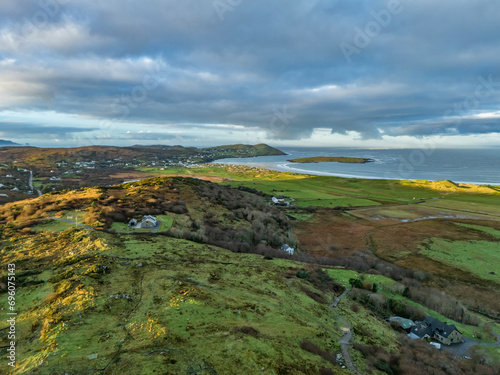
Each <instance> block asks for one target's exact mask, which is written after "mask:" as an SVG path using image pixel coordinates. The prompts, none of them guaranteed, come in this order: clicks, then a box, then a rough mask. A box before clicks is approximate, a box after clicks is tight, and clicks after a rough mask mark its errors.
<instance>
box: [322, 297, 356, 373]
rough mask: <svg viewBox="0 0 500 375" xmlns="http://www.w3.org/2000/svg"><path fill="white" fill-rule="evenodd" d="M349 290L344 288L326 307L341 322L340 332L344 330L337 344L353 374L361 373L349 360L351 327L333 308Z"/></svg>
mask: <svg viewBox="0 0 500 375" xmlns="http://www.w3.org/2000/svg"><path fill="white" fill-rule="evenodd" d="M349 291H350V289H346V290H345V291H344V293H342V294H341V295H340V296H339V297H336V298H335V300H334V301H333V302H332V303H331V304H330V305H329V306H328V307H329V308H330V310H331V311H332V313H333V314H334V315H335V317H336V318H337V321H338V322H339V323H340V324H341V326H342V328H341V329H342V332H344V335H343V336H342V338H341V339H340V340H339V344H340V347H341V348H342V357H343V359H344V362H345V365H346V367H347V368H348V369H349V370H351V371H352V372H354V373H355V374H359V375H361V373H360V372H359V371H358V370H357V369H356V366H354V363H353V362H352V360H351V355H350V354H349V347H350V346H351V341H352V336H353V333H352V327H351V325H350V323H349V322H348V321H347V319H345V318H344V317H343V316H341V315H340V314H338V313H337V312H336V311H335V309H334V307H337V305H338V304H339V302H340V300H341V299H342V298H344V297H345V296H346V295H347V293H349Z"/></svg>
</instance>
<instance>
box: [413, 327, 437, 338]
mask: <svg viewBox="0 0 500 375" xmlns="http://www.w3.org/2000/svg"><path fill="white" fill-rule="evenodd" d="M411 333H413V334H414V335H416V336H418V337H419V338H422V337H425V335H428V336H432V335H433V334H434V330H433V329H432V328H431V327H422V326H420V327H418V326H413V328H412V329H411Z"/></svg>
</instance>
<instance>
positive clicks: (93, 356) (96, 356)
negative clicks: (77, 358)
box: [88, 353, 99, 359]
mask: <svg viewBox="0 0 500 375" xmlns="http://www.w3.org/2000/svg"><path fill="white" fill-rule="evenodd" d="M98 357H99V354H97V353H96V354H91V355H89V356H88V358H89V359H97V358H98Z"/></svg>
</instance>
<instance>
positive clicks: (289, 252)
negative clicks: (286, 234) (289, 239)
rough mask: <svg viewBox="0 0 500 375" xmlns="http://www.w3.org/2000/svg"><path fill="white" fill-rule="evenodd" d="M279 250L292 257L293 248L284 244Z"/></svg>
mask: <svg viewBox="0 0 500 375" xmlns="http://www.w3.org/2000/svg"><path fill="white" fill-rule="evenodd" d="M281 250H283V251H286V252H287V253H288V254H289V255H293V250H294V249H293V247H291V246H288V245H287V244H286V243H285V244H283V245H282V246H281Z"/></svg>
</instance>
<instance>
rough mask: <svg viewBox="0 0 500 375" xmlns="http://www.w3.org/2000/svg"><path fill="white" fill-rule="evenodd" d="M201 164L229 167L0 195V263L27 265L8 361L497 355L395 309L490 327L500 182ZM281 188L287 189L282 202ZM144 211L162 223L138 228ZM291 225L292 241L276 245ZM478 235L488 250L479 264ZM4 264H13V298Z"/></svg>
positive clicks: (276, 366) (406, 363) (20, 277)
mask: <svg viewBox="0 0 500 375" xmlns="http://www.w3.org/2000/svg"><path fill="white" fill-rule="evenodd" d="M202 171H203V172H204V173H205V174H206V175H210V174H214V175H215V174H217V173H219V175H222V177H223V178H226V179H227V180H226V181H224V182H223V183H222V184H215V183H211V182H208V181H203V180H200V179H197V178H181V177H162V178H153V179H148V180H143V181H139V182H133V183H128V184H124V185H119V186H111V187H95V188H85V189H80V190H77V191H67V192H60V193H51V194H45V195H43V196H41V197H38V198H34V199H30V200H25V201H20V202H14V203H9V204H7V205H4V206H2V207H1V208H0V229H1V237H0V262H1V263H2V264H11V263H14V264H15V265H16V283H17V289H16V308H17V311H18V314H19V315H18V316H17V323H16V324H17V326H16V329H17V331H16V334H17V342H18V347H17V363H18V367H17V368H16V369H14V370H13V371H11V372H10V373H12V374H65V373H69V374H97V373H101V374H113V373H114V374H117V373H120V374H128V373H131V374H152V373H158V374H235V373H245V374H256V373H268V374H332V373H335V374H344V373H345V374H349V373H353V372H355V370H354V369H357V370H356V371H359V372H360V373H364V374H385V373H387V374H413V373H435V374H445V373H453V374H471V373H476V374H495V373H496V372H498V368H499V367H498V359H499V358H500V352H499V348H498V347H492V348H487V347H477V351H476V352H474V353H475V354H474V355H473V354H471V355H473V360H467V359H463V358H460V357H461V355H455V357H454V359H452V358H451V357H452V355H450V353H449V352H440V351H436V350H435V349H433V348H432V347H431V346H430V345H428V344H427V343H426V342H415V341H410V340H409V339H407V338H406V334H405V333H399V332H397V328H396V327H391V326H390V325H388V324H387V323H386V322H385V321H384V319H385V318H386V317H388V316H393V315H399V316H404V317H407V318H411V319H415V320H422V319H423V318H425V316H426V315H427V314H430V315H432V316H436V317H439V318H440V319H443V320H449V321H451V322H455V323H456V324H457V326H458V327H460V330H462V332H463V333H464V334H465V335H466V336H468V337H470V338H471V339H472V338H473V339H474V340H476V339H478V340H481V341H482V342H483V343H491V342H493V341H494V335H493V333H492V331H495V332H498V331H499V329H500V325H499V324H498V320H499V319H497V318H496V316H495V314H496V313H497V311H498V309H497V306H498V301H499V300H500V298H499V297H500V296H499V293H498V287H497V286H498V281H497V280H496V279H495V277H496V275H489V276H488V277H485V275H484V272H485V271H486V270H488V269H489V268H488V266H491V267H492V268H491V269H498V266H499V265H498V264H497V262H498V259H496V258H495V257H493V256H491V257H490V256H489V254H490V253H491V254H494V249H495V244H497V243H498V241H499V240H500V238H499V233H500V221H499V220H498V219H497V216H496V215H497V209H498V198H497V194H498V193H497V192H495V191H492V192H490V191H489V190H487V191H484V192H483V191H475V192H470V191H469V189H465V192H462V191H461V190H460V189H461V188H460V187H457V186H455V189H458V190H457V191H450V189H453V188H451V187H449V188H450V189H448V190H438V189H437V188H439V189H442V186H440V185H439V186H437V187H436V186H431V187H429V186H422V185H425V184H407V183H405V182H395V181H381V180H375V181H373V180H371V181H366V180H348V179H339V178H326V177H312V176H305V175H294V174H286V173H280V172H275V171H265V170H260V169H255V168H246V169H242V168H239V167H217V166H207V167H204V168H199V169H195V170H185V172H186V173H187V172H190V173H192V175H195V174H197V173H201V172H202ZM165 172H167V173H168V172H171V171H165ZM177 172H178V173H179V172H182V171H177ZM229 179H231V180H229ZM226 184H227V185H231V186H232V187H230V186H226ZM445 187H448V185H446V184H445ZM277 194H284V195H287V196H289V197H291V198H294V200H293V201H292V203H293V204H292V206H290V207H278V206H274V205H271V204H270V197H271V196H272V195H277ZM414 197H417V198H418V200H419V201H420V198H424V200H425V202H422V203H419V204H414V199H413V198H414ZM430 198H438V199H430ZM329 200H331V201H334V200H335V201H337V203H338V202H340V201H342V200H344V202H346V203H344V204H336V205H335V206H334V207H332V208H330V207H328V206H329V205H324V204H323V203H325V202H324V201H329ZM358 200H361V201H358ZM366 201H369V203H367V202H366ZM347 202H349V203H347ZM356 202H357V203H356ZM444 207H446V208H444ZM488 207H489V209H488ZM464 210H468V211H467V215H469V216H470V217H468V218H464V217H463V216H464V214H463V213H464ZM145 214H153V215H156V216H158V217H159V218H161V219H162V220H164V221H165V224H162V225H163V227H162V228H160V230H159V231H158V232H142V233H141V232H133V233H127V230H126V229H125V225H126V222H127V221H128V220H129V219H130V218H137V219H140V218H141V217H142V215H145ZM83 225H85V226H83ZM121 232H124V233H121ZM395 238H397V241H395V240H394V239H395ZM429 241H432V242H429ZM285 242H286V243H288V244H291V245H293V246H295V247H296V251H295V253H294V255H293V256H290V255H288V254H286V253H285V252H283V251H281V250H279V247H280V246H281V244H283V243H285ZM485 243H488V245H487V246H483V245H485ZM461 244H462V245H463V246H462V245H461ZM476 245H477V246H479V247H480V248H481V251H482V253H479V252H478V253H477V254H475V255H474V257H476V258H477V259H476V260H474V262H475V263H477V262H479V263H477V264H478V265H481V267H479V266H478V267H477V268H470V267H468V266H467V264H466V262H465V261H464V260H465V259H467V257H468V255H467V251H469V250H470V246H476ZM461 246H462V247H461ZM479 247H478V249H479ZM488 261H489V262H488ZM488 272H489V271H488ZM6 277H7V269H2V271H1V274H0V298H1V301H2V305H1V306H2V308H3V309H4V311H5V310H6V309H7V306H8V305H7V303H8V299H7V296H8V294H7V293H6V292H7V291H6V284H7V279H6ZM450 280H453V282H450ZM346 288H347V289H348V292H346V293H343V291H344V290H345V289H346ZM349 289H350V290H349ZM340 296H341V298H340ZM339 298H340V299H339ZM7 329H8V323H7V322H6V321H5V320H2V321H1V322H0V331H6V330H7ZM1 337H2V341H1V342H0V352H1V354H2V355H4V354H6V351H7V348H8V345H7V340H6V337H5V335H3V336H1ZM402 353H404V354H402ZM337 354H342V356H341V357H337Z"/></svg>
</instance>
